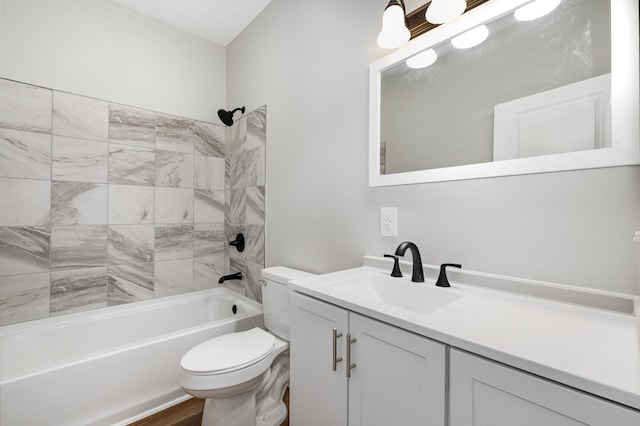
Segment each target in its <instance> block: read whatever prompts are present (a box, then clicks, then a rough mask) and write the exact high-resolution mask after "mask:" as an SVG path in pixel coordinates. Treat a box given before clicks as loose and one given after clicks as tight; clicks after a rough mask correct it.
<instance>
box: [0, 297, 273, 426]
mask: <svg viewBox="0 0 640 426" xmlns="http://www.w3.org/2000/svg"><path fill="white" fill-rule="evenodd" d="M234 305H235V306H236V307H237V313H236V314H234V313H233V312H232V310H233V306H234ZM262 325H263V319H262V307H261V305H260V304H258V303H255V302H254V301H252V300H250V299H247V298H245V297H242V296H239V295H237V294H235V293H233V292H231V291H229V290H227V289H225V288H216V289H213V290H205V291H199V292H195V293H189V294H185V295H179V296H171V297H166V298H162V299H156V300H150V301H146V302H139V303H135V304H132V305H121V306H115V307H110V308H104V309H98V310H95V311H90V312H81V313H76V314H70V315H65V316H60V317H54V318H47V319H44V320H38V321H32V322H28V323H23V324H14V325H8V326H4V327H0V424H1V425H2V426H32V425H34V426H35V425H38V426H44V425H47V426H48V425H64V426H70V425H83V426H85V425H112V424H127V423H128V422H131V421H134V420H138V419H140V418H143V417H145V416H146V415H149V414H151V413H153V412H156V411H159V410H161V409H163V408H166V407H169V406H171V405H173V404H176V403H178V402H180V401H182V400H185V399H187V398H188V396H187V395H186V394H185V393H184V392H183V391H182V390H181V389H180V387H179V386H178V381H177V372H178V363H179V361H180V358H181V357H182V355H184V353H186V352H187V351H188V350H189V349H190V348H191V347H193V346H195V345H196V344H198V343H200V342H203V341H205V340H207V339H209V338H211V337H214V336H218V335H221V334H225V333H229V332H233V331H236V330H246V329H249V328H252V327H255V326H262Z"/></svg>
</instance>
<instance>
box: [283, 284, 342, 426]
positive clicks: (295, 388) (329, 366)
mask: <svg viewBox="0 0 640 426" xmlns="http://www.w3.org/2000/svg"><path fill="white" fill-rule="evenodd" d="M291 304H292V309H293V312H292V321H291V378H290V383H289V386H290V388H291V392H290V394H289V398H290V422H291V425H292V426H329V425H330V426H346V424H347V402H348V400H347V386H348V381H347V377H346V374H345V361H341V362H338V363H337V364H336V371H334V370H333V356H334V350H333V343H334V339H333V333H332V331H333V329H336V331H337V332H338V333H342V336H341V337H338V338H337V339H335V340H336V344H337V347H336V353H337V356H338V357H340V356H342V357H343V358H344V353H345V339H346V335H347V332H348V325H349V322H348V321H349V314H348V312H347V311H345V310H343V309H340V308H337V307H335V306H333V305H329V304H327V303H323V302H320V301H317V300H315V299H312V298H309V297H307V296H303V295H301V294H298V293H293V294H292V296H291Z"/></svg>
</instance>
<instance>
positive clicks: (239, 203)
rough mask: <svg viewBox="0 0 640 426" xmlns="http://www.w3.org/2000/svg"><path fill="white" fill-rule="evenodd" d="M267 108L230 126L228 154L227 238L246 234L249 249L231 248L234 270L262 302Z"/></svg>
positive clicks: (246, 286) (228, 129)
mask: <svg viewBox="0 0 640 426" xmlns="http://www.w3.org/2000/svg"><path fill="white" fill-rule="evenodd" d="M266 134H267V109H266V106H263V107H261V108H259V109H257V110H255V111H253V112H252V113H250V114H248V115H247V116H245V117H243V118H242V119H240V120H239V121H238V122H237V123H235V124H234V125H233V127H230V128H227V132H226V140H227V153H226V156H225V161H226V163H225V170H226V178H225V203H226V207H225V232H226V234H227V241H231V240H233V239H235V236H236V234H237V233H239V232H242V233H243V234H244V236H245V244H246V247H245V250H244V251H243V252H242V253H238V251H237V250H235V249H234V248H233V247H231V249H230V250H229V256H230V269H231V271H232V272H235V271H241V272H242V273H243V275H244V276H245V277H246V279H245V280H243V282H242V284H243V286H244V289H245V291H246V294H247V296H249V297H251V298H253V299H255V300H258V301H261V299H262V293H261V287H260V284H259V280H260V271H261V270H262V268H263V267H264V241H265V240H264V238H265V183H266V180H265V157H266V156H265V150H266Z"/></svg>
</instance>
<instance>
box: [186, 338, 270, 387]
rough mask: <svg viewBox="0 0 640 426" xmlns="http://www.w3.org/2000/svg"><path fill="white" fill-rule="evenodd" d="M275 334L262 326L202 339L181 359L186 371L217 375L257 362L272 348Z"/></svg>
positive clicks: (188, 372) (196, 373)
mask: <svg viewBox="0 0 640 426" xmlns="http://www.w3.org/2000/svg"><path fill="white" fill-rule="evenodd" d="M275 343H276V338H275V336H273V335H272V334H270V333H268V332H266V331H264V330H262V329H261V328H258V327H256V328H252V329H251V330H248V331H242V332H236V333H230V334H225V335H222V336H218V337H214V338H213V339H209V340H207V341H206V342H203V343H201V344H199V345H197V346H195V347H194V348H192V349H191V350H190V351H189V352H187V353H186V354H185V355H184V356H183V357H182V359H181V360H180V366H181V368H182V369H183V371H184V372H185V373H187V374H192V375H207V376H209V375H217V374H225V373H230V372H233V371H237V370H241V369H243V368H246V367H248V366H251V365H253V364H256V363H258V362H260V361H261V360H263V359H264V358H266V357H267V356H269V354H270V353H271V352H272V351H273V349H274V347H275Z"/></svg>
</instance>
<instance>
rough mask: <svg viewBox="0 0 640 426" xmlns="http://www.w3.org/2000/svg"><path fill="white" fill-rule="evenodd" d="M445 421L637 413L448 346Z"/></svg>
mask: <svg viewBox="0 0 640 426" xmlns="http://www.w3.org/2000/svg"><path fill="white" fill-rule="evenodd" d="M449 365H450V372H449V374H450V376H449V377H450V426H470V425H474V426H576V425H582V426H583V425H590V426H614V425H615V426H638V425H640V412H638V411H636V410H632V409H630V408H627V407H623V406H621V405H617V404H614V403H611V402H608V401H605V400H603V399H600V398H597V397H595V396H591V395H588V394H586V393H583V392H580V391H577V390H575V389H572V388H568V387H565V386H563V385H560V384H557V383H555V382H551V381H548V380H546V379H543V378H540V377H537V376H533V375H531V374H528V373H524V372H522V371H519V370H516V369H513V368H510V367H506V366H504V365H501V364H498V363H496V362H492V361H489V360H486V359H484V358H480V357H477V356H474V355H471V354H468V353H466V352H462V351H458V350H454V349H452V350H451V351H450V364H449Z"/></svg>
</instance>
